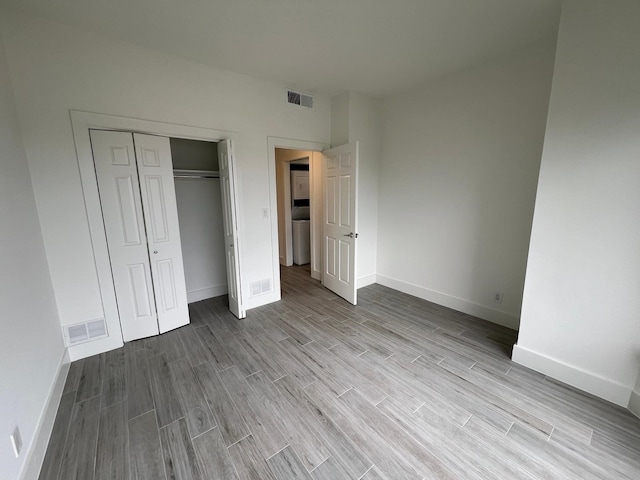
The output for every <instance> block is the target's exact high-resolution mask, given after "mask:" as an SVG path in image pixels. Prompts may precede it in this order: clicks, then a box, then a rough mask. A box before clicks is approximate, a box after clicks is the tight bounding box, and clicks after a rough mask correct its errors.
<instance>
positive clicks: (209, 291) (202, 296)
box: [187, 283, 228, 303]
mask: <svg viewBox="0 0 640 480" xmlns="http://www.w3.org/2000/svg"><path fill="white" fill-rule="evenodd" d="M227 293H228V290H227V284H226V283H225V284H223V285H214V286H212V287H207V288H200V289H198V290H192V291H190V292H187V302H189V303H193V302H199V301H200V300H206V299H207V298H213V297H219V296H220V295H226V294H227Z"/></svg>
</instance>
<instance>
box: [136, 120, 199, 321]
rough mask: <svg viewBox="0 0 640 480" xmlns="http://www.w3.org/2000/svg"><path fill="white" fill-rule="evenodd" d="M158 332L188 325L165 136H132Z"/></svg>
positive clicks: (180, 252)
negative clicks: (146, 236) (153, 289)
mask: <svg viewBox="0 0 640 480" xmlns="http://www.w3.org/2000/svg"><path fill="white" fill-rule="evenodd" d="M133 140H134V144H135V148H136V160H137V165H138V174H139V176H140V192H141V198H142V206H143V209H142V210H143V214H144V219H145V222H146V226H147V234H148V239H147V240H148V245H149V249H148V251H149V259H150V264H151V275H152V277H153V286H154V288H155V297H156V309H157V312H158V326H159V328H160V333H164V332H166V331H168V330H173V329H174V328H178V327H180V326H182V325H186V324H187V323H189V311H188V308H187V288H186V284H185V280H184V266H183V263H182V245H181V243H180V226H179V224H178V209H177V204H176V193H175V185H174V183H173V163H172V161H171V145H170V143H169V139H168V138H167V137H159V136H155V135H143V134H139V133H134V134H133Z"/></svg>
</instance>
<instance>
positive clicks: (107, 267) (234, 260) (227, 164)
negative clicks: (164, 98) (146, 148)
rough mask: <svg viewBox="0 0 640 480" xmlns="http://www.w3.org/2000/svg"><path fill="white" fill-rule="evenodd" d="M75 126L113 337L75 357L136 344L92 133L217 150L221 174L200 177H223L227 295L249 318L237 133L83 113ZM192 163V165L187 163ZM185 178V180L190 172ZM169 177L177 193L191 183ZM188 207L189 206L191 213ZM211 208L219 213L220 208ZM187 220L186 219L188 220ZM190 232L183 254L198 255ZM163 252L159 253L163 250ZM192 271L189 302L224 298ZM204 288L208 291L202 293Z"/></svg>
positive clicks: (75, 116) (74, 118)
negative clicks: (123, 312)
mask: <svg viewBox="0 0 640 480" xmlns="http://www.w3.org/2000/svg"><path fill="white" fill-rule="evenodd" d="M71 121H72V126H73V132H74V140H75V144H76V151H77V155H78V166H79V169H80V176H81V180H82V187H83V193H84V197H85V205H86V210H87V217H88V220H89V230H90V233H91V243H92V245H93V253H94V258H95V264H96V272H97V277H98V286H99V289H100V294H101V297H102V307H103V311H104V320H105V323H106V327H107V332H108V335H107V337H105V338H103V339H101V340H99V341H95V342H88V343H86V344H83V345H77V346H76V347H74V348H75V350H74V355H75V356H76V357H79V358H81V357H84V356H87V355H92V354H94V353H96V352H97V351H105V350H108V349H112V348H117V347H119V346H121V345H122V343H123V341H129V340H132V339H133V338H131V337H130V336H128V335H125V334H124V330H123V328H122V325H121V316H120V312H119V305H118V301H117V296H116V289H115V287H114V275H113V271H112V265H111V259H110V255H109V246H108V243H107V233H106V230H105V222H104V218H103V210H102V205H101V195H100V192H99V188H98V179H97V175H96V168H95V164H94V158H93V151H92V145H91V136H90V132H91V131H92V130H103V131H111V132H113V131H116V132H128V133H129V134H132V133H135V134H136V135H138V134H142V135H148V136H156V137H160V138H164V139H165V140H166V141H167V143H168V142H170V141H171V140H170V139H176V140H174V142H175V141H178V143H180V142H179V141H180V139H188V140H195V141H201V142H203V143H206V142H208V143H214V144H217V145H216V147H217V153H218V172H219V174H218V175H213V174H211V175H202V174H201V172H200V173H198V174H197V175H194V176H197V177H204V176H212V177H213V176H218V177H219V178H216V179H215V180H216V181H217V182H219V183H220V187H219V191H220V195H221V196H220V202H219V203H218V205H217V206H218V207H221V209H222V212H221V213H219V214H218V217H217V218H218V220H217V222H218V223H217V225H219V222H220V221H221V222H222V226H223V228H222V232H223V240H222V245H223V249H224V253H223V255H224V263H223V265H224V267H226V268H222V269H221V270H222V272H225V273H226V276H227V281H226V284H227V287H226V289H227V291H228V294H229V307H230V310H231V311H232V312H233V313H234V314H235V315H236V316H238V317H239V318H243V317H244V316H245V315H246V314H245V310H244V306H243V304H242V302H241V298H242V295H241V289H240V285H241V283H240V280H241V278H240V273H241V268H240V260H239V257H240V250H241V246H242V243H241V238H240V233H239V228H238V221H237V211H238V197H239V192H238V191H237V184H236V178H235V158H234V152H233V143H232V139H235V138H236V136H237V135H236V134H234V133H231V132H225V131H220V130H212V129H207V128H199V127H191V126H184V125H177V124H168V123H162V122H154V121H149V120H140V119H132V118H126V117H116V116H111V115H101V114H94V113H89V112H78V111H72V112H71ZM180 147H181V146H177V147H176V148H177V149H178V151H179V150H180ZM182 147H185V145H182ZM191 147H193V145H191ZM186 148H189V146H187V147H186ZM113 152H115V150H113V151H112V152H111V153H109V155H111V156H113V155H115V154H114V153H113ZM116 153H117V152H116ZM170 155H171V156H173V154H171V153H170ZM177 155H178V154H177V153H176V156H177ZM180 161H181V160H178V162H180ZM187 161H190V160H189V159H187ZM138 168H139V166H138ZM179 170H188V171H189V172H188V173H194V170H193V169H191V168H185V169H179ZM206 172H207V173H211V172H214V171H213V170H211V171H210V170H206ZM180 173H181V172H177V175H180ZM182 173H183V174H184V172H182ZM169 175H170V177H171V184H172V188H173V187H174V186H175V183H176V182H177V183H180V182H181V181H182V180H183V179H184V180H185V181H186V178H184V177H181V178H180V179H179V180H175V179H174V173H173V172H171V173H170V174H169ZM191 180H193V181H194V182H197V181H199V180H205V179H204V178H202V179H201V178H197V179H196V178H192V179H191ZM206 180H213V179H206ZM133 185H135V184H133ZM178 189H179V190H180V193H179V195H180V197H181V198H182V200H180V203H181V206H180V209H181V210H183V211H184V210H189V211H190V213H191V207H189V201H190V200H189V198H188V194H187V195H186V196H185V195H183V193H184V192H183V190H185V189H183V188H182V185H180V186H178ZM195 189H197V190H201V189H200V188H198V187H195ZM139 192H141V194H144V192H143V191H142V187H139ZM156 192H157V190H156ZM116 198H117V195H116ZM210 198H211V197H210ZM185 205H187V206H186V207H185ZM173 207H174V208H176V209H177V208H178V205H177V199H176V197H175V196H174V199H173ZM211 208H212V209H214V208H215V204H214V205H213V206H212V207H211ZM155 213H157V212H155ZM182 216H183V217H184V214H183V215H182ZM193 220H194V218H193V217H192V218H189V217H186V218H185V219H180V223H183V222H186V223H187V224H188V223H189V221H193ZM144 221H147V219H146V218H145V219H144ZM144 228H147V226H146V225H145V227H144ZM185 228H186V227H182V226H180V230H181V236H182V235H186V237H185V238H186V239H187V244H188V245H189V244H191V247H189V246H188V245H187V247H183V249H184V251H185V252H186V251H192V249H193V245H194V243H195V244H197V243H198V240H197V239H194V238H193V237H194V235H191V232H189V233H187V234H185V233H184V232H182V230H184V229H185ZM144 237H146V233H144V234H143V236H141V238H142V240H144ZM210 240H211V238H210ZM216 241H217V244H218V245H219V244H220V238H219V237H218V239H217V240H216ZM155 250H156V249H154V248H152V249H151V250H149V251H148V253H147V255H148V256H149V257H150V258H151V256H152V255H155V254H154V251H155ZM157 250H158V251H159V249H157ZM183 254H184V252H182V254H181V255H180V257H181V259H182V256H183ZM187 256H188V255H187ZM217 258H218V260H219V258H220V252H218V257H217ZM191 261H192V260H191V259H190V258H189V262H191ZM187 269H188V270H189V273H188V274H187V275H188V277H189V278H190V280H189V285H190V286H189V287H188V288H189V290H190V291H189V293H188V295H187V294H185V299H186V298H187V297H188V298H191V299H193V300H195V299H197V298H200V299H201V298H204V297H205V296H208V295H211V294H216V293H220V292H221V290H223V289H224V288H225V287H224V284H220V283H217V282H215V281H214V282H213V283H208V284H207V285H205V282H206V281H208V280H211V277H203V276H202V271H196V272H193V271H192V270H191V269H190V268H189V267H187ZM217 278H219V277H217ZM214 280H215V278H214ZM194 285H195V286H194ZM198 286H200V287H202V288H198ZM153 288H155V285H153ZM152 298H153V297H152ZM155 301H156V303H157V301H158V300H157V298H155Z"/></svg>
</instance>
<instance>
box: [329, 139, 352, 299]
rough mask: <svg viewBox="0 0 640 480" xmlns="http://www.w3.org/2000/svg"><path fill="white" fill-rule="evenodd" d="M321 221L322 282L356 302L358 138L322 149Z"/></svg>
mask: <svg viewBox="0 0 640 480" xmlns="http://www.w3.org/2000/svg"><path fill="white" fill-rule="evenodd" d="M322 154H323V156H324V170H323V171H324V196H323V197H324V221H323V228H322V241H323V247H324V267H323V272H322V273H323V275H322V283H323V284H324V286H325V287H327V288H328V289H329V290H331V291H333V292H335V293H337V294H338V295H340V296H341V297H342V298H344V299H345V300H347V301H348V302H350V303H352V304H354V305H355V304H356V303H357V289H356V248H357V238H358V218H357V212H358V209H357V206H358V205H357V200H358V142H352V143H349V144H347V145H341V146H339V147H335V148H332V149H329V150H325V151H324V152H322Z"/></svg>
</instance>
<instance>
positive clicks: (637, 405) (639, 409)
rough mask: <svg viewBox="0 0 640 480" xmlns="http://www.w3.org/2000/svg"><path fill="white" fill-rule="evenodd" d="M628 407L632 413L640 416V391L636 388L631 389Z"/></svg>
mask: <svg viewBox="0 0 640 480" xmlns="http://www.w3.org/2000/svg"><path fill="white" fill-rule="evenodd" d="M628 408H629V411H630V412H631V413H633V414H634V415H635V416H636V417H638V418H640V392H636V391H635V390H632V391H631V398H629V405H628Z"/></svg>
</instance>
